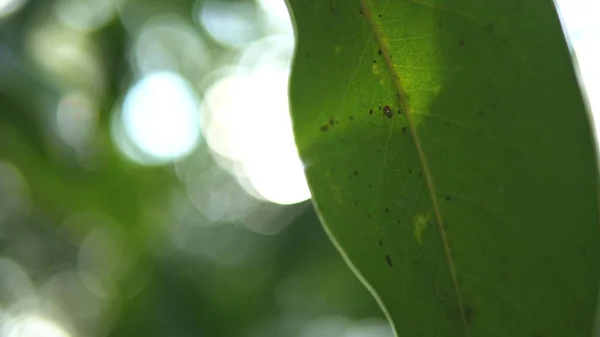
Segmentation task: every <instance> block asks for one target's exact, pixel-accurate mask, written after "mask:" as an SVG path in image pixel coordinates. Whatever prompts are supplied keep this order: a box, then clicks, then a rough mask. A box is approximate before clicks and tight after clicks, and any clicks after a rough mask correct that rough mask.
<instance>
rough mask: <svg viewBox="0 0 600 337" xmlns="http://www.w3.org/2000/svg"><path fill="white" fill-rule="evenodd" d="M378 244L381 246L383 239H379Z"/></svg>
mask: <svg viewBox="0 0 600 337" xmlns="http://www.w3.org/2000/svg"><path fill="white" fill-rule="evenodd" d="M379 245H380V246H382V247H383V240H381V239H379Z"/></svg>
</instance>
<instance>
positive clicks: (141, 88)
mask: <svg viewBox="0 0 600 337" xmlns="http://www.w3.org/2000/svg"><path fill="white" fill-rule="evenodd" d="M122 113H123V114H122V123H123V128H124V131H125V134H126V135H127V137H128V138H129V139H130V140H131V141H132V143H133V144H134V145H136V146H137V147H138V148H139V149H140V150H141V151H142V152H143V153H144V154H145V155H146V156H147V157H149V160H148V162H154V163H164V162H168V161H171V160H176V159H179V158H182V157H184V156H185V155H187V154H189V153H190V152H191V151H192V150H193V149H194V148H195V146H196V145H197V143H198V141H199V139H200V116H199V102H198V99H197V98H196V94H195V92H194V89H193V88H192V86H191V85H190V84H189V83H188V82H187V81H186V80H185V79H183V78H182V77H181V76H179V75H178V74H175V73H172V72H157V73H153V74H150V75H147V76H145V77H143V78H142V79H141V80H140V81H139V82H137V83H136V84H135V85H134V86H133V88H132V89H131V90H130V91H129V93H128V94H127V96H126V98H125V100H124V102H123V110H122ZM132 159H134V160H136V159H137V160H139V157H138V158H132ZM148 162H147V163H148Z"/></svg>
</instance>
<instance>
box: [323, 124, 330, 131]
mask: <svg viewBox="0 0 600 337" xmlns="http://www.w3.org/2000/svg"><path fill="white" fill-rule="evenodd" d="M327 130H329V126H327V124H325V125H323V126H321V131H327Z"/></svg>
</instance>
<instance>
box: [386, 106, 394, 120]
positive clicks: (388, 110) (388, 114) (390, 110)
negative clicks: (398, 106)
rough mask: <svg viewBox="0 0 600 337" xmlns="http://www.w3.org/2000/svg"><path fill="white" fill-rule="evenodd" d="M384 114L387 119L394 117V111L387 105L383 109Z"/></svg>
mask: <svg viewBox="0 0 600 337" xmlns="http://www.w3.org/2000/svg"><path fill="white" fill-rule="evenodd" d="M383 114H384V115H385V117H387V118H392V116H393V115H394V114H393V113H392V109H390V106H389V105H386V106H384V107H383Z"/></svg>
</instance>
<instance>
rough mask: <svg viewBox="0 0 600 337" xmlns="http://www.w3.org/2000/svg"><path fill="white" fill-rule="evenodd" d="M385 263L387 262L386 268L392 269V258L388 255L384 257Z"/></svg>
mask: <svg viewBox="0 0 600 337" xmlns="http://www.w3.org/2000/svg"><path fill="white" fill-rule="evenodd" d="M385 262H387V264H388V266H390V268H392V258H391V257H390V256H389V255H386V256H385Z"/></svg>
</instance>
